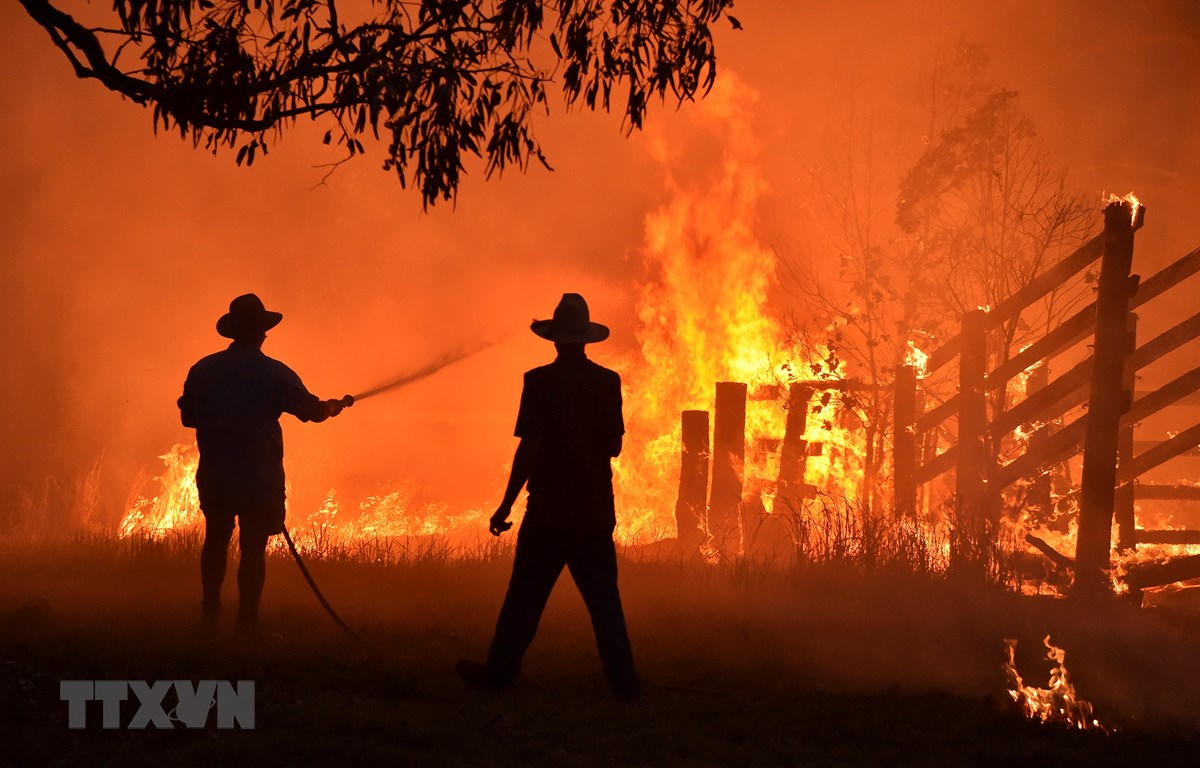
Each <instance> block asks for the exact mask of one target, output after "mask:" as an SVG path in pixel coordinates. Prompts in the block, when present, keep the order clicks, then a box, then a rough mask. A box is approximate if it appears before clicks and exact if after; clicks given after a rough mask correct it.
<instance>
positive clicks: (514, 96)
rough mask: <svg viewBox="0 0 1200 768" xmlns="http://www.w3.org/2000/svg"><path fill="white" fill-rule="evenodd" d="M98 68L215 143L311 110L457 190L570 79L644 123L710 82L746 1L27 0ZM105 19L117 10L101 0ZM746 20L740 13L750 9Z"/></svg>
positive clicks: (440, 186)
mask: <svg viewBox="0 0 1200 768" xmlns="http://www.w3.org/2000/svg"><path fill="white" fill-rule="evenodd" d="M20 2H21V4H22V5H23V6H24V8H25V10H26V11H27V12H28V14H29V15H30V16H31V17H32V18H33V19H34V20H35V21H36V22H37V23H38V24H40V25H41V26H42V27H43V28H44V29H45V30H46V31H47V32H48V33H49V35H50V38H51V40H52V41H53V42H54V44H55V45H56V46H57V47H58V49H59V50H60V51H61V52H62V53H63V55H64V56H65V57H66V58H67V60H68V61H69V62H70V63H71V65H72V66H73V67H74V70H75V73H76V75H77V76H79V77H80V78H91V79H95V80H98V81H100V83H101V84H103V85H104V86H105V87H107V88H108V89H110V90H113V91H116V92H117V93H119V94H121V95H122V96H124V97H126V98H128V99H130V100H132V101H134V102H136V103H138V104H142V105H144V106H148V107H150V108H152V109H153V113H154V127H155V130H158V129H159V128H160V127H161V128H162V129H164V130H178V131H179V133H180V134H181V135H182V136H183V137H185V138H190V139H191V140H192V141H193V143H194V144H195V145H196V146H200V145H203V146H204V147H205V148H207V149H209V150H211V151H213V152H214V153H215V152H217V151H218V150H220V149H222V148H226V149H231V150H236V160H237V162H238V163H239V164H241V163H246V164H250V163H253V162H254V159H255V157H256V156H257V155H258V154H259V153H261V154H266V152H267V149H268V145H269V144H270V143H271V142H272V141H275V140H278V139H279V137H280V136H281V135H282V133H283V131H284V130H285V129H287V128H289V127H291V126H292V125H294V123H295V121H296V120H297V119H298V118H301V117H307V118H311V119H313V120H316V121H320V122H321V123H322V124H323V127H327V130H326V132H325V134H324V139H323V140H324V142H325V143H326V144H329V143H331V142H336V143H337V144H339V145H341V146H344V147H345V149H346V156H347V157H352V156H355V155H358V154H361V153H362V152H363V150H364V147H363V144H362V141H361V138H362V137H363V136H364V135H365V134H368V133H369V134H370V135H371V136H373V137H375V138H379V139H381V140H383V141H385V142H386V146H387V149H386V152H387V157H386V159H385V161H384V169H385V170H392V171H394V172H395V173H396V174H397V176H398V177H399V180H400V183H401V184H402V185H405V186H407V185H408V184H410V183H411V184H414V185H415V186H417V187H418V188H419V189H420V192H421V196H422V200H423V202H424V204H425V205H426V206H428V205H429V204H431V203H434V202H436V201H438V200H449V199H451V198H452V197H453V196H454V195H455V193H456V190H457V188H458V184H459V180H460V176H461V174H462V172H463V170H464V165H463V160H464V157H465V156H471V155H473V156H476V157H480V158H482V159H483V160H484V167H485V170H486V173H487V175H488V176H489V177H490V176H491V174H493V173H495V172H499V171H502V170H503V169H504V168H506V167H508V166H510V165H516V166H518V167H520V168H521V169H522V170H524V169H525V168H526V167H527V166H528V163H529V161H530V160H531V159H535V160H537V161H538V162H539V163H541V164H543V165H545V166H546V167H549V165H548V163H547V161H546V158H545V157H544V156H543V154H542V150H541V147H540V145H539V143H538V140H537V138H536V136H535V132H534V124H533V122H534V117H535V116H536V114H537V113H539V112H540V113H546V112H548V108H549V102H548V90H547V87H548V85H550V84H551V83H553V82H556V81H560V82H561V88H562V93H563V97H564V100H565V102H566V104H567V105H568V106H571V105H575V104H578V103H580V102H582V104H584V105H585V106H586V107H587V108H588V109H596V108H602V109H604V110H605V111H608V110H609V109H610V108H612V107H613V106H614V105H618V106H619V108H620V109H622V111H623V114H624V125H625V128H626V130H628V131H632V130H633V129H636V128H640V127H641V125H642V121H643V119H644V118H645V114H646V110H647V107H648V105H649V103H650V101H651V99H652V98H653V97H655V96H657V97H658V98H659V99H660V100H665V99H666V97H667V95H668V94H670V96H671V97H673V98H674V99H676V100H677V101H678V102H683V101H686V100H691V99H694V98H696V97H697V96H702V95H703V94H704V93H706V92H707V90H708V89H709V88H710V87H711V85H712V83H713V80H714V78H715V76H716V56H715V50H714V47H713V41H712V34H711V29H710V25H711V24H713V23H714V22H716V21H717V20H719V19H720V18H721V17H722V16H724V15H726V14H727V10H728V8H729V7H730V6H731V5H732V0H422V1H420V2H405V1H403V0H372V1H371V2H366V0H357V1H356V2H344V3H343V4H339V3H338V1H337V0H114V2H113V10H112V11H111V12H110V15H109V19H108V23H107V24H106V23H104V22H99V23H93V22H91V21H88V22H87V23H85V22H82V21H79V20H77V19H76V17H75V16H72V15H71V14H69V13H67V12H65V11H64V10H62V9H61V8H60V7H58V6H57V5H56V4H55V3H54V2H52V0H20ZM83 10H84V11H85V12H86V13H87V14H88V15H89V16H95V15H97V14H98V13H104V12H102V11H99V10H98V9H95V8H91V7H87V8H84V9H83ZM728 18H729V20H730V23H731V24H733V25H734V27H735V28H738V27H739V26H740V25H739V24H738V22H737V20H736V19H734V18H733V17H732V16H730V17H728Z"/></svg>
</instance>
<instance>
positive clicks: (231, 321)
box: [217, 293, 283, 339]
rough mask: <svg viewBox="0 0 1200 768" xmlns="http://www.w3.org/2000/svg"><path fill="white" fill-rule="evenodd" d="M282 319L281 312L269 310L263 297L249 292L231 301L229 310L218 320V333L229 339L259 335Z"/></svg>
mask: <svg viewBox="0 0 1200 768" xmlns="http://www.w3.org/2000/svg"><path fill="white" fill-rule="evenodd" d="M282 319H283V315H282V314H281V313H279V312H271V311H268V310H267V308H266V307H265V306H263V303H262V299H260V298H258V297H257V296H255V295H254V294H253V293H247V294H244V295H242V296H238V297H237V298H236V299H234V300H233V301H231V302H229V311H228V312H226V313H225V314H223V315H221V317H220V319H219V320H217V333H219V334H221V335H222V336H224V337H225V338H227V339H239V338H243V337H245V336H257V335H258V334H260V333H266V332H267V331H269V330H271V329H272V328H274V327H275V326H277V325H279V321H280V320H282Z"/></svg>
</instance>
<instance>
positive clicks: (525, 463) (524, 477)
mask: <svg viewBox="0 0 1200 768" xmlns="http://www.w3.org/2000/svg"><path fill="white" fill-rule="evenodd" d="M539 446H540V440H538V438H536V437H522V438H521V442H519V443H517V452H516V453H515V454H513V462H512V472H510V473H509V475H508V487H507V488H505V489H504V500H503V501H501V502H500V508H499V509H497V510H496V514H494V515H492V519H491V521H490V523H489V525H488V530H489V531H491V532H492V535H493V536H499V535H500V534H502V533H504V532H505V531H507V530H508V529H509V528H512V523H510V522H508V516H509V515H510V514H512V505H513V504H515V503H516V501H517V496H518V495H520V493H521V489H522V488H524V487H525V483H527V482H528V481H529V472H530V471H531V470H532V469H533V462H534V461H535V460H536V458H537V454H538V449H539Z"/></svg>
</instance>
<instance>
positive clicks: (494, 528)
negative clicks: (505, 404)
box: [458, 293, 640, 700]
mask: <svg viewBox="0 0 1200 768" xmlns="http://www.w3.org/2000/svg"><path fill="white" fill-rule="evenodd" d="M530 327H531V329H532V330H533V332H534V333H535V334H537V335H538V336H540V337H542V338H543V339H547V340H549V341H553V342H554V346H555V349H556V350H557V351H558V356H557V358H556V359H555V360H554V362H552V363H550V364H549V365H544V366H542V367H540V368H535V369H533V370H532V371H529V372H527V373H526V374H525V387H524V390H523V391H522V392H521V406H520V410H519V411H518V413H517V427H516V436H517V437H519V438H520V439H521V442H520V443H519V444H518V446H517V452H516V455H515V456H514V457H513V464H512V473H511V476H510V477H509V481H508V487H507V489H506V490H505V493H504V500H503V501H501V503H500V507H499V509H497V510H496V513H495V514H494V515H493V516H492V519H491V524H490V530H491V532H492V533H493V534H495V535H497V536H499V535H500V534H501V533H502V532H504V531H506V530H508V529H509V528H511V527H512V524H511V523H509V522H508V517H509V515H510V514H511V512H512V505H513V503H514V502H515V501H516V499H517V495H518V494H519V493H520V492H521V488H522V487H523V486H524V485H525V484H526V483H527V482H528V485H529V500H528V504H527V505H526V509H525V518H524V520H523V521H522V523H521V530H520V533H519V534H518V536H517V551H516V556H515V559H514V561H513V572H512V579H511V581H510V582H509V586H508V594H507V595H506V596H505V598H504V605H503V607H501V609H500V617H499V619H498V620H497V622H496V634H495V637H494V638H493V640H492V644H491V648H490V650H489V652H488V658H487V662H486V663H485V664H480V663H477V662H472V661H468V660H462V661H460V662H459V663H458V673H459V675H460V676H462V678H463V679H464V680H465V681H466V682H467V683H468V684H470V685H473V686H478V687H486V688H508V687H511V686H512V685H514V684H515V683H516V680H517V676H518V674H519V672H520V668H521V659H522V657H523V656H524V655H525V651H526V649H527V648H528V647H529V644H530V643H531V642H532V641H533V637H534V634H535V633H536V632H537V627H538V622H539V621H540V620H541V616H542V610H543V609H544V608H545V606H546V600H547V599H549V597H550V591H551V590H552V589H553V588H554V583H555V581H557V580H558V576H559V574H560V573H562V569H563V567H564V566H566V567H567V568H568V569H570V571H571V577H572V578H573V579H574V580H575V585H576V586H577V587H578V588H579V593H580V594H581V595H582V596H583V601H584V603H585V604H586V605H587V609H588V612H589V613H590V614H591V617H592V626H593V628H594V629H595V632H596V645H597V647H598V648H599V651H600V659H601V661H602V662H603V664H604V672H605V675H606V676H607V678H608V681H609V684H610V686H611V687H612V690H613V693H614V694H615V695H616V696H617V697H618V698H620V699H625V700H632V699H636V698H638V697H639V695H640V687H639V685H638V679H637V673H636V672H635V669H634V664H633V652H632V650H631V648H630V645H629V635H628V632H627V631H626V627H625V614H624V611H623V610H622V607H621V595H620V593H619V591H618V589H617V555H616V549H615V547H614V546H613V538H612V536H613V529H614V527H615V526H616V510H615V507H614V504H613V488H612V464H611V460H612V458H614V457H615V456H617V455H618V454H620V452H621V438H622V435H624V433H625V425H624V420H623V418H622V415H621V377H620V376H618V375H617V373H616V372H614V371H610V370H609V369H607V368H604V367H602V366H600V365H597V364H596V363H594V362H592V361H591V360H589V359H588V358H587V355H585V354H584V345H585V344H589V343H592V342H597V341H603V340H604V339H606V338H608V328H606V327H605V326H603V325H601V324H599V323H593V322H591V318H590V316H589V312H588V306H587V302H586V301H584V299H583V297H582V296H580V295H579V294H577V293H567V294H564V295H563V297H562V301H560V302H559V304H558V307H557V308H556V309H555V310H554V317H553V318H552V319H550V320H537V321H534V323H533V325H532V326H530Z"/></svg>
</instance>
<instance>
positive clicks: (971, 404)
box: [955, 309, 991, 567]
mask: <svg viewBox="0 0 1200 768" xmlns="http://www.w3.org/2000/svg"><path fill="white" fill-rule="evenodd" d="M987 322H988V321H987V312H985V311H984V310H982V309H977V310H974V311H972V312H968V313H966V314H965V315H963V321H962V354H961V355H960V357H959V369H958V389H959V391H958V396H959V399H960V401H961V405H960V408H959V414H958V465H957V467H956V470H955V472H956V474H955V495H956V496H957V501H958V510H957V512H958V524H957V529H956V531H955V540H956V544H957V547H956V550H955V557H956V559H957V560H958V561H959V562H958V564H959V565H960V566H967V567H982V566H983V565H984V564H985V562H986V560H985V557H986V555H985V553H986V547H987V540H988V534H987V529H988V525H987V520H988V517H989V516H990V512H991V510H990V509H988V508H987V507H988V506H989V505H988V496H989V495H990V494H989V493H988V486H987V481H988V475H989V474H990V473H989V471H988V464H989V457H988V449H987V444H986V443H985V442H984V441H985V437H986V434H987V427H988V419H987V395H986V392H985V388H986V377H987V329H988V326H987Z"/></svg>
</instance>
